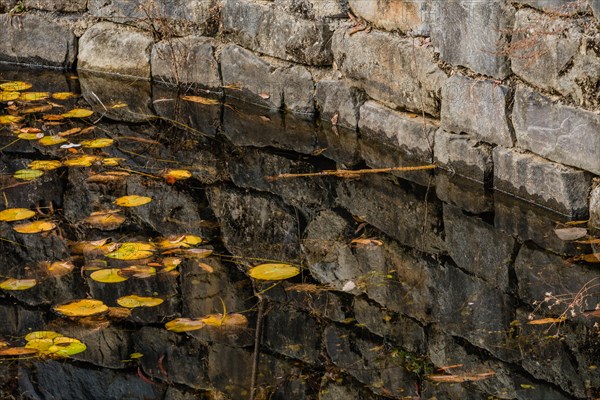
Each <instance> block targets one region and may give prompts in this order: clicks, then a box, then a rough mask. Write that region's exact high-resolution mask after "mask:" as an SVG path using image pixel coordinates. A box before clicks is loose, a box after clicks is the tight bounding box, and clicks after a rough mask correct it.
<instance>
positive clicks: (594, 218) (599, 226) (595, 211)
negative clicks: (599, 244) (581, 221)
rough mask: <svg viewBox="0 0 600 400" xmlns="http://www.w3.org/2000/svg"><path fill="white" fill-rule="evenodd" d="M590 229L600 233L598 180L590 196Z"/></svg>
mask: <svg viewBox="0 0 600 400" xmlns="http://www.w3.org/2000/svg"><path fill="white" fill-rule="evenodd" d="M589 226H590V229H591V230H592V231H593V232H600V182H598V180H596V182H595V185H594V188H593V189H592V193H591V194H590V223H589Z"/></svg>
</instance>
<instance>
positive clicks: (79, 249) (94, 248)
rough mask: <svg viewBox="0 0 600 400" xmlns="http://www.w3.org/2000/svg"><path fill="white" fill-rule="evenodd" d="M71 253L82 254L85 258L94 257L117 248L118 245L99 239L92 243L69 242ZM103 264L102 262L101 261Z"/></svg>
mask: <svg viewBox="0 0 600 400" xmlns="http://www.w3.org/2000/svg"><path fill="white" fill-rule="evenodd" d="M69 245H70V247H71V253H73V254H83V255H85V256H86V257H92V256H95V255H104V254H106V253H109V252H111V251H113V250H115V249H117V248H118V247H119V244H118V243H109V242H108V239H100V240H93V241H83V242H71V243H70V244H69ZM103 262H104V261H103Z"/></svg>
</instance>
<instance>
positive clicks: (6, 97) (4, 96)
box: [0, 92, 19, 102]
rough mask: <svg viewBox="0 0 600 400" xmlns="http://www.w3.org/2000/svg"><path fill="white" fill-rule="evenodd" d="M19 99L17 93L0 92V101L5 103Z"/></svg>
mask: <svg viewBox="0 0 600 400" xmlns="http://www.w3.org/2000/svg"><path fill="white" fill-rule="evenodd" d="M18 98H19V92H0V101H2V102H7V101H13V100H16V99H18Z"/></svg>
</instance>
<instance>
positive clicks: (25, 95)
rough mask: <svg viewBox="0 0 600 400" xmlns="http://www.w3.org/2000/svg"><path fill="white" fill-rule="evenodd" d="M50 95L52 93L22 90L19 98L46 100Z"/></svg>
mask: <svg viewBox="0 0 600 400" xmlns="http://www.w3.org/2000/svg"><path fill="white" fill-rule="evenodd" d="M48 97H50V93H48V92H21V94H20V95H19V100H21V101H36V100H44V99H47V98H48Z"/></svg>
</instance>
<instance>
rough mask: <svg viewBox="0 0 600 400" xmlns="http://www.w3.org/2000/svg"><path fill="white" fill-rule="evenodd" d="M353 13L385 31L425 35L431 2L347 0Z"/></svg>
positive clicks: (426, 33)
mask: <svg viewBox="0 0 600 400" xmlns="http://www.w3.org/2000/svg"><path fill="white" fill-rule="evenodd" d="M348 5H349V6H350V9H351V10H352V12H353V13H354V14H356V15H357V16H358V17H361V18H363V19H364V20H366V21H368V22H370V23H371V24H373V25H374V26H376V27H378V28H381V29H384V30H386V31H401V32H403V33H407V34H413V35H422V36H427V35H428V34H429V22H430V21H429V13H430V12H431V8H432V5H431V2H430V1H422V0H400V1H371V0H349V1H348Z"/></svg>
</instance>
